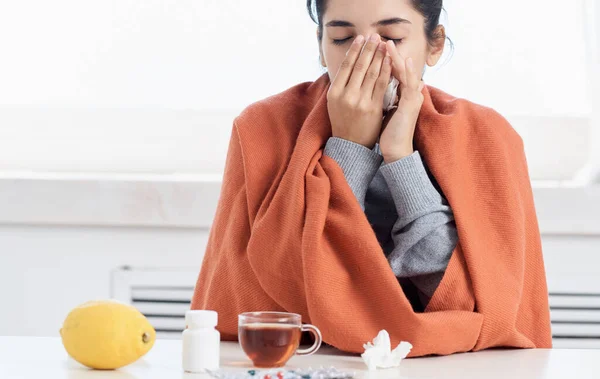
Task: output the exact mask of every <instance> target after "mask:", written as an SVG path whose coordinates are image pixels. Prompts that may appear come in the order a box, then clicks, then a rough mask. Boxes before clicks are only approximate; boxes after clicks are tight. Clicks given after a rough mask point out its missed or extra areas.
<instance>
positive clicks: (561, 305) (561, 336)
mask: <svg viewBox="0 0 600 379" xmlns="http://www.w3.org/2000/svg"><path fill="white" fill-rule="evenodd" d="M550 318H551V321H552V339H553V341H552V342H553V344H554V347H556V348H579V349H585V348H590V349H600V294H593V293H550Z"/></svg>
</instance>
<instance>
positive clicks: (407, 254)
mask: <svg viewBox="0 0 600 379" xmlns="http://www.w3.org/2000/svg"><path fill="white" fill-rule="evenodd" d="M324 154H325V155H327V156H329V157H331V158H333V159H334V160H335V161H336V162H337V163H338V165H339V166H340V167H341V168H342V170H343V172H344V176H345V177H346V180H347V182H348V184H349V186H350V188H351V189H352V192H353V193H354V195H355V196H356V199H357V200H358V203H359V204H360V206H361V208H362V209H363V210H364V211H365V214H366V216H367V219H368V220H369V222H370V224H371V226H372V227H373V230H374V232H375V234H376V236H377V239H378V241H379V244H380V245H381V247H382V249H383V251H384V253H385V255H386V257H387V260H388V261H389V263H390V266H391V268H392V270H393V272H394V274H395V275H396V277H397V278H398V279H399V281H400V283H401V284H403V288H405V287H406V286H407V285H411V284H412V285H413V286H414V287H415V288H416V290H417V291H416V292H417V295H418V301H419V302H420V303H421V304H420V305H421V307H419V308H421V309H423V308H425V307H426V306H427V303H428V302H429V299H431V297H432V296H433V293H434V292H435V290H436V288H437V286H438V285H439V283H440V281H441V280H442V277H443V275H444V272H445V270H446V267H447V266H448V262H449V260H450V257H451V255H452V252H453V251H454V248H455V247H456V244H457V241H458V234H457V232H456V225H455V223H454V216H453V214H452V210H451V209H450V206H449V205H448V202H447V201H446V199H445V198H444V197H443V196H442V195H441V191H440V190H438V189H437V188H436V187H437V183H436V182H435V179H434V178H433V176H431V175H430V174H429V172H428V171H427V169H426V167H425V164H424V162H423V161H422V159H421V156H420V154H419V152H418V151H415V152H414V153H413V154H412V155H410V156H408V157H405V158H403V159H400V160H397V161H395V162H392V163H389V164H386V163H385V162H384V161H383V156H382V155H381V150H380V149H379V145H378V144H376V145H375V147H374V148H373V150H371V149H369V148H367V147H365V146H363V145H360V144H357V143H354V142H352V141H349V140H345V139H342V138H338V137H331V138H329V140H328V141H327V144H326V145H325V149H324ZM405 290H406V289H405ZM413 305H414V304H413Z"/></svg>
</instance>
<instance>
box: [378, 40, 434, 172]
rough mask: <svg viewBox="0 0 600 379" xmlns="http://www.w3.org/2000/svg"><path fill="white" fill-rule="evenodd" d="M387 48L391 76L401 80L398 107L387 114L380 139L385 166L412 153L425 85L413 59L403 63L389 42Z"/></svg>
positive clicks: (402, 59)
mask: <svg viewBox="0 0 600 379" xmlns="http://www.w3.org/2000/svg"><path fill="white" fill-rule="evenodd" d="M386 48H387V51H388V53H389V55H390V57H391V58H392V65H393V67H392V75H394V77H395V78H396V79H398V80H399V81H400V85H399V86H398V96H399V98H400V100H399V102H398V107H397V108H395V109H392V110H391V111H390V112H389V113H388V114H387V115H386V117H385V119H384V120H383V131H382V132H381V136H380V137H379V147H380V148H381V153H382V155H383V160H384V161H385V163H391V162H394V161H397V160H399V159H402V158H404V157H407V156H409V155H411V154H412V153H413V152H414V148H413V137H414V134H415V127H416V125H417V118H418V117H419V112H420V111H421V105H423V99H424V97H423V94H422V90H423V86H424V83H423V81H422V80H421V79H420V77H419V72H417V70H415V67H414V64H413V60H412V58H408V59H406V60H405V59H404V58H403V57H402V56H401V55H400V53H398V51H397V50H396V46H395V45H394V43H393V42H391V41H388V43H387V44H386Z"/></svg>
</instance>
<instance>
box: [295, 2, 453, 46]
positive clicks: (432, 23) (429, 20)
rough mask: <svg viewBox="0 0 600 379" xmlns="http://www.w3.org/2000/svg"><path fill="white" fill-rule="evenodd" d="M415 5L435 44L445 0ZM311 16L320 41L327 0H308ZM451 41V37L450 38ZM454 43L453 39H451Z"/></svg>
mask: <svg viewBox="0 0 600 379" xmlns="http://www.w3.org/2000/svg"><path fill="white" fill-rule="evenodd" d="M411 1H412V4H413V7H414V8H415V9H416V10H417V11H419V13H421V14H422V15H423V17H425V35H426V36H427V41H429V44H433V43H434V42H435V40H437V39H438V38H439V37H440V36H439V35H437V34H436V30H437V26H438V25H439V23H440V15H441V14H442V10H443V9H444V5H443V3H444V1H443V0H411ZM306 7H307V9H308V14H309V15H310V18H312V20H313V21H314V22H315V23H316V24H317V25H318V26H319V41H321V39H322V38H323V14H324V13H325V9H326V7H327V0H306ZM448 40H449V41H450V39H449V38H448ZM450 44H451V45H452V41H450Z"/></svg>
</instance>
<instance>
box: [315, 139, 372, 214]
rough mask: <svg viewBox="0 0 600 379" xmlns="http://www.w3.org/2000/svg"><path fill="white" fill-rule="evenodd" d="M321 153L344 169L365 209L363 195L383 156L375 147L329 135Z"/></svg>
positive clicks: (348, 180) (359, 201)
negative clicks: (371, 147) (370, 147)
mask: <svg viewBox="0 0 600 379" xmlns="http://www.w3.org/2000/svg"><path fill="white" fill-rule="evenodd" d="M323 154H325V155H327V156H328V157H331V158H333V159H334V160H335V161H336V162H337V164H338V165H339V166H340V167H341V168H342V170H343V171H344V177H345V178H346V181H347V182H348V185H349V186H350V188H351V189H352V192H353V193H354V196H356V199H357V200H358V203H359V204H360V207H361V208H362V210H363V211H364V210H365V196H366V194H367V189H368V188H369V184H370V183H371V181H372V180H373V177H374V176H375V174H377V170H378V169H379V167H380V166H381V163H382V162H383V157H382V156H381V154H379V153H378V152H377V151H375V149H374V148H373V150H371V149H369V148H368V147H366V146H363V145H361V144H358V143H355V142H352V141H349V140H346V139H343V138H339V137H330V138H329V139H328V140H327V143H326V144H325V149H323Z"/></svg>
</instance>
